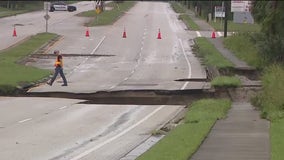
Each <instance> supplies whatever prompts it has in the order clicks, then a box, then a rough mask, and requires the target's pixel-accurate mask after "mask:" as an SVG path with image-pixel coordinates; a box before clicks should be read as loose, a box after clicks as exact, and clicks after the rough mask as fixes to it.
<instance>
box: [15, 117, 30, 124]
mask: <svg viewBox="0 0 284 160" xmlns="http://www.w3.org/2000/svg"><path fill="white" fill-rule="evenodd" d="M30 120H32V118H27V119H24V120H21V121H19V122H18V123H24V122H27V121H30Z"/></svg>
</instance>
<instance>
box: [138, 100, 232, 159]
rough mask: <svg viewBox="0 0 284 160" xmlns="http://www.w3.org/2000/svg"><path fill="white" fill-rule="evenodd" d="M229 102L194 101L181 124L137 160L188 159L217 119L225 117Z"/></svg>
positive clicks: (229, 105)
mask: <svg viewBox="0 0 284 160" xmlns="http://www.w3.org/2000/svg"><path fill="white" fill-rule="evenodd" d="M230 107H231V102H230V101H229V100H227V99H220V100H216V99H204V100H199V101H196V102H194V103H193V104H192V105H191V106H190V108H189V111H188V112H187V114H186V116H185V118H184V121H183V123H182V124H180V125H178V126H177V127H176V128H175V129H174V130H172V131H171V132H169V134H168V135H166V136H165V137H164V138H163V139H162V140H160V141H159V142H158V143H157V144H156V145H154V146H153V147H152V148H150V149H149V150H148V151H147V152H145V153H144V154H142V155H141V156H140V157H138V159H137V160H160V159H161V160H188V158H190V157H191V156H192V155H193V153H194V152H195V151H196V150H197V149H198V148H199V146H200V144H201V143H202V141H203V140H204V139H205V137H206V136H207V135H208V133H209V132H210V130H211V128H212V127H213V125H214V124H215V122H216V121H217V120H218V119H222V118H225V116H226V114H227V112H228V110H229V109H230Z"/></svg>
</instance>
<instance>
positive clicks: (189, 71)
mask: <svg viewBox="0 0 284 160" xmlns="http://www.w3.org/2000/svg"><path fill="white" fill-rule="evenodd" d="M179 42H180V45H181V48H182V52H183V55H184V57H185V60H186V62H187V66H188V76H187V78H190V77H191V65H190V62H189V60H188V58H187V56H186V54H185V50H184V47H183V44H182V41H181V39H179ZM188 83H189V82H186V83H184V85H183V86H182V88H181V90H184V89H185V87H186V86H187V85H188Z"/></svg>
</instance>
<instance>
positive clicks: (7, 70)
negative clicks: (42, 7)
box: [0, 33, 56, 92]
mask: <svg viewBox="0 0 284 160" xmlns="http://www.w3.org/2000/svg"><path fill="white" fill-rule="evenodd" d="M55 37H56V35H55V34H51V33H40V34H37V35H34V36H32V37H31V38H30V39H28V40H26V41H24V42H23V43H21V44H19V45H17V46H15V47H12V48H9V49H6V50H3V51H1V52H0V75H1V78H0V90H1V91H2V92H9V91H11V90H13V88H15V87H17V86H18V85H21V84H25V83H31V82H35V81H37V80H40V79H43V78H44V77H47V76H48V75H49V74H50V73H51V72H50V71H48V70H42V69H38V68H35V67H31V66H25V65H20V64H18V63H17V62H18V61H20V60H21V59H22V58H24V57H26V56H28V55H29V54H31V53H33V52H34V51H35V50H37V49H38V48H40V47H41V46H42V45H44V44H45V43H46V42H47V41H49V40H51V39H53V38H55Z"/></svg>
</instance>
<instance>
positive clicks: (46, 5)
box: [43, 2, 50, 11]
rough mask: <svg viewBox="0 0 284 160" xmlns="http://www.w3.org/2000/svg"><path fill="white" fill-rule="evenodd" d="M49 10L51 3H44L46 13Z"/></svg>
mask: <svg viewBox="0 0 284 160" xmlns="http://www.w3.org/2000/svg"><path fill="white" fill-rule="evenodd" d="M49 8H50V2H44V3H43V9H44V10H45V11H48V9H49Z"/></svg>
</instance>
